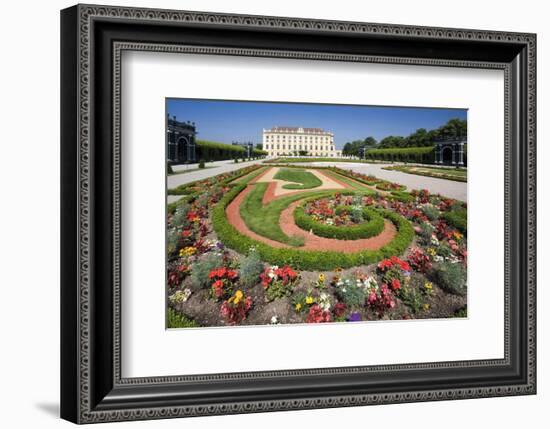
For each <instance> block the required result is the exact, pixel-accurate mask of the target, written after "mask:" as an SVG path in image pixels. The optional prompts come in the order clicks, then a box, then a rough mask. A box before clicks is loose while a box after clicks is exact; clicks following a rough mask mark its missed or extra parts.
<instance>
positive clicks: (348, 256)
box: [212, 184, 414, 271]
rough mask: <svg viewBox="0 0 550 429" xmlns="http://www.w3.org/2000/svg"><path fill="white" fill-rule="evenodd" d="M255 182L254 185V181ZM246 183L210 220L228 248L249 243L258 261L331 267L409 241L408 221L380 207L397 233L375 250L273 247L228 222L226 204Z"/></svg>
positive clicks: (368, 260)
mask: <svg viewBox="0 0 550 429" xmlns="http://www.w3.org/2000/svg"><path fill="white" fill-rule="evenodd" d="M256 186H257V185H256ZM245 187H246V184H238V185H236V186H235V187H234V188H233V189H232V190H231V191H229V192H228V193H227V194H226V195H225V196H224V197H223V198H222V200H220V202H219V203H218V204H216V206H215V207H214V210H213V213H212V223H213V226H214V230H215V232H216V234H217V236H218V238H219V239H220V240H221V241H222V242H223V243H224V244H225V245H226V246H227V247H229V248H231V249H234V250H235V251H237V252H239V253H246V252H247V251H248V249H249V248H250V247H251V246H254V247H256V249H257V250H258V252H259V254H260V257H261V259H262V261H264V262H268V263H270V264H275V265H280V266H281V265H290V266H292V267H293V268H295V269H297V270H308V271H315V270H332V269H335V268H349V267H355V266H359V265H369V264H374V263H376V262H378V261H380V260H382V259H384V258H387V257H390V256H392V255H401V254H402V253H403V252H404V251H405V249H406V248H407V247H408V246H409V244H410V243H411V241H412V239H413V237H414V230H413V228H412V225H411V223H410V222H409V221H408V220H406V219H405V218H403V217H402V216H400V215H398V214H397V213H394V212H392V211H382V213H381V214H382V216H384V217H385V218H387V219H389V220H390V221H391V222H393V223H394V224H395V226H396V229H397V234H396V236H395V237H394V238H393V240H392V241H391V242H390V243H388V244H387V245H385V246H383V247H382V248H380V249H378V250H363V251H359V252H355V253H343V252H333V251H319V250H312V251H307V250H301V249H296V248H288V247H287V248H274V247H271V246H269V245H267V244H265V243H263V242H260V241H257V240H254V239H253V238H251V237H248V236H246V235H244V234H241V233H240V232H239V231H237V229H236V228H235V227H234V226H233V225H231V224H230V223H229V221H228V220H227V217H226V215H225V209H226V207H227V205H228V204H229V203H230V202H231V201H232V200H233V199H234V198H235V197H236V196H237V195H238V194H239V193H240V192H242V190H243V189H244V188H245Z"/></svg>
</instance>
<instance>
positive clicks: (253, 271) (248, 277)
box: [239, 248, 264, 287]
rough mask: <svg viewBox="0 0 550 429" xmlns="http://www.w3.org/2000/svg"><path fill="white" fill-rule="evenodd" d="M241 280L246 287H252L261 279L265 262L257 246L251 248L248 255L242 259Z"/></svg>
mask: <svg viewBox="0 0 550 429" xmlns="http://www.w3.org/2000/svg"><path fill="white" fill-rule="evenodd" d="M240 265H241V266H240V269H239V280H240V282H241V283H242V285H243V286H245V287H252V286H254V285H256V284H257V283H258V282H259V280H260V274H261V273H262V272H263V270H264V264H263V262H262V261H261V259H260V254H259V253H258V251H257V250H256V249H255V248H251V249H250V251H249V252H248V255H247V256H246V257H244V258H242V260H241V264H240Z"/></svg>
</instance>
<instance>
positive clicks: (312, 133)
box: [262, 127, 342, 158]
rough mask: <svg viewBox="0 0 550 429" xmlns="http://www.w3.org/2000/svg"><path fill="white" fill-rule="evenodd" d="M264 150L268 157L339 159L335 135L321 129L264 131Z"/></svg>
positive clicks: (288, 128) (339, 153)
mask: <svg viewBox="0 0 550 429" xmlns="http://www.w3.org/2000/svg"><path fill="white" fill-rule="evenodd" d="M262 144H263V150H265V151H267V153H268V156H270V157H277V156H285V155H286V156H317V157H327V158H338V157H341V156H342V151H341V150H336V147H335V146H334V134H333V133H331V132H329V131H325V130H323V129H321V128H302V127H274V128H270V129H264V130H263V141H262Z"/></svg>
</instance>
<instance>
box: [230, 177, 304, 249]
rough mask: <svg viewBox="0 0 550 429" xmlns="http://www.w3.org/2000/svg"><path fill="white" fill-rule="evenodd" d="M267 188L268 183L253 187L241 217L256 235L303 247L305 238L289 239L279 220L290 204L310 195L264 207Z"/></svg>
mask: <svg viewBox="0 0 550 429" xmlns="http://www.w3.org/2000/svg"><path fill="white" fill-rule="evenodd" d="M267 186H268V183H256V184H255V185H254V186H253V189H252V191H251V192H250V193H249V194H248V195H247V196H246V197H245V199H244V200H243V202H242V204H241V207H240V213H241V217H242V218H243V220H244V222H245V223H246V225H247V226H248V227H249V228H250V229H251V230H252V231H254V232H255V233H256V234H259V235H261V236H263V237H267V238H270V239H272V240H275V241H278V242H280V243H285V244H288V245H289V246H295V247H297V246H302V245H303V244H304V240H303V238H302V237H289V236H288V235H286V234H285V233H284V232H283V231H282V230H281V227H280V225H279V219H280V217H281V212H282V211H283V210H284V209H285V208H287V207H288V205H289V204H290V203H292V202H294V201H296V200H299V199H301V198H305V197H306V196H308V195H309V193H307V194H298V195H291V196H288V197H285V198H280V199H277V200H275V201H272V202H271V203H269V204H266V205H265V206H264V205H263V203H262V199H263V196H264V194H265V191H266V189H267Z"/></svg>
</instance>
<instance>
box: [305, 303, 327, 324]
mask: <svg viewBox="0 0 550 429" xmlns="http://www.w3.org/2000/svg"><path fill="white" fill-rule="evenodd" d="M331 319H332V318H331V316H330V311H326V310H323V309H322V308H321V307H320V306H319V304H313V305H312V306H311V308H310V309H309V313H308V315H307V318H306V322H307V323H324V322H330V321H331Z"/></svg>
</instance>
